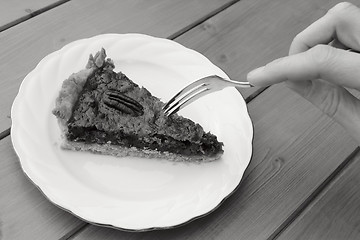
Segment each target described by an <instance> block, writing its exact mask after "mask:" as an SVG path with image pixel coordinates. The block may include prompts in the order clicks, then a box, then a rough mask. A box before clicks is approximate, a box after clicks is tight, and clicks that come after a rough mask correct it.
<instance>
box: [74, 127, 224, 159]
mask: <svg viewBox="0 0 360 240" xmlns="http://www.w3.org/2000/svg"><path fill="white" fill-rule="evenodd" d="M67 139H68V140H69V141H74V142H84V143H86V144H91V143H96V144H113V145H118V146H122V147H128V148H130V147H136V148H138V149H150V150H156V151H160V152H170V153H175V154H182V155H185V156H192V155H198V154H202V155H205V156H209V157H210V156H214V155H216V154H217V153H219V151H221V147H222V145H221V144H220V143H217V141H216V139H215V137H214V136H211V135H206V136H204V137H203V138H202V141H201V142H199V143H194V142H190V141H179V140H176V139H174V138H172V137H169V136H165V135H160V134H154V135H151V136H147V137H144V138H139V137H138V136H136V135H135V134H125V133H123V132H122V131H112V132H105V131H100V130H98V129H96V127H79V126H74V127H71V126H69V132H68V134H67Z"/></svg>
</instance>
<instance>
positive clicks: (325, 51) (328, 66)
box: [247, 45, 360, 89]
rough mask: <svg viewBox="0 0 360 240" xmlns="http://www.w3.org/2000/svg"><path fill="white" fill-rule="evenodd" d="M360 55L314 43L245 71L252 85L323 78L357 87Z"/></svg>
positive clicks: (359, 79) (358, 87) (358, 83)
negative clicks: (309, 46)
mask: <svg viewBox="0 0 360 240" xmlns="http://www.w3.org/2000/svg"><path fill="white" fill-rule="evenodd" d="M359 66H360V54H358V53H354V52H349V51H345V50H342V49H338V48H333V47H331V46H328V45H317V46H315V47H313V48H311V49H309V50H307V51H305V52H301V53H298V54H294V55H291V56H287V57H284V58H280V59H277V60H275V61H273V62H270V63H269V64H267V65H266V66H263V67H260V68H258V69H255V70H253V71H251V72H250V73H248V75H247V80H248V81H249V82H250V83H251V84H252V85H254V86H268V85H271V84H275V83H279V82H283V81H304V80H313V79H319V78H320V79H323V80H325V81H328V82H332V83H334V84H337V85H341V86H344V87H350V88H355V89H360V67H359Z"/></svg>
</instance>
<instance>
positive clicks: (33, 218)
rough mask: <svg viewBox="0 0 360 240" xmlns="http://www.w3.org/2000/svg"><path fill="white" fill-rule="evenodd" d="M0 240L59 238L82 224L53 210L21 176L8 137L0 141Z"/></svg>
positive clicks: (56, 209) (22, 175) (53, 207)
mask: <svg viewBox="0 0 360 240" xmlns="http://www.w3.org/2000/svg"><path fill="white" fill-rule="evenodd" d="M0 152H1V160H0V193H1V194H0V239H4V240H5V239H14V240H16V239H46V240H47V239H59V238H60V237H62V236H64V235H66V234H68V233H69V232H71V231H73V230H74V229H77V228H79V227H81V226H83V225H84V223H83V222H82V221H80V220H79V219H77V218H75V217H73V216H72V215H71V214H69V213H67V212H65V211H63V210H61V209H59V208H57V207H55V206H54V205H53V204H51V203H50V202H49V201H48V199H46V198H45V197H44V196H43V195H42V194H41V193H40V191H39V190H38V189H37V188H36V187H35V186H34V185H33V184H32V183H31V182H30V181H29V179H28V178H27V177H26V176H25V175H24V173H23V171H22V169H21V167H20V164H19V161H18V158H17V156H16V154H15V152H14V150H13V149H12V144H11V141H10V137H6V138H4V139H2V140H1V141H0Z"/></svg>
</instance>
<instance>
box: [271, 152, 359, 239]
mask: <svg viewBox="0 0 360 240" xmlns="http://www.w3.org/2000/svg"><path fill="white" fill-rule="evenodd" d="M359 172H360V154H357V155H356V156H355V157H354V159H352V160H351V163H350V164H349V165H348V166H347V167H346V169H345V170H344V171H342V172H341V174H340V175H339V176H338V177H337V178H336V180H335V181H334V182H332V183H331V185H329V186H328V188H327V189H326V190H325V191H324V192H323V193H322V194H321V196H319V198H317V199H316V201H314V202H313V203H312V204H311V205H310V206H309V207H308V208H307V210H306V211H305V212H304V213H303V214H302V215H301V216H300V217H298V218H297V219H296V220H295V221H294V222H293V223H292V224H291V225H290V226H289V227H288V228H287V229H286V231H284V232H283V233H282V234H281V235H280V236H279V237H278V238H277V239H279V240H282V239H284V240H285V239H286V240H288V239H309V240H312V239H314V240H315V239H316V240H321V239H341V240H346V239H349V240H350V239H360V231H359V226H360V189H359V186H360V174H359Z"/></svg>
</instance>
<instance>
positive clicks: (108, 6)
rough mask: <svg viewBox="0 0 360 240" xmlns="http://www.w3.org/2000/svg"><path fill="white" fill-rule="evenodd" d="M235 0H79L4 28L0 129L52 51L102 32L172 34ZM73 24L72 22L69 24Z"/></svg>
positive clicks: (7, 122)
mask: <svg viewBox="0 0 360 240" xmlns="http://www.w3.org/2000/svg"><path fill="white" fill-rule="evenodd" d="M233 1H234V0H226V1H221V0H210V1H209V0H191V1H181V0H177V1H172V0H162V1H147V0H142V1H132V0H123V1H106V2H104V1H101V0H73V1H70V2H67V3H65V4H62V5H61V6H58V7H56V8H54V9H52V10H50V11H47V12H45V13H43V14H41V15H39V16H37V17H35V18H31V19H29V20H28V21H26V22H24V23H22V24H19V25H16V26H15V27H12V28H10V29H8V30H6V31H3V32H1V33H0V39H1V44H0V54H1V56H2V62H1V64H0V71H1V73H2V78H1V81H0V112H1V115H0V132H2V131H4V130H5V129H7V128H9V127H10V122H11V121H10V108H11V104H12V101H13V99H14V97H15V95H16V93H17V91H18V88H19V85H20V83H21V81H22V79H23V78H24V77H25V75H26V74H27V73H29V72H30V71H31V70H32V69H33V68H34V67H35V66H36V64H37V63H38V62H39V61H40V60H41V59H42V58H43V57H44V56H46V55H47V54H49V53H51V52H53V51H55V50H58V49H59V48H61V47H62V46H64V45H65V44H67V43H69V42H71V41H74V40H77V39H81V38H87V37H91V36H94V35H97V34H101V33H128V32H140V33H145V34H150V35H154V36H158V37H172V36H175V35H177V34H178V33H179V32H182V31H183V30H184V29H185V30H186V29H188V28H189V27H191V26H192V25H193V24H194V23H196V22H198V21H202V20H203V19H204V18H206V17H207V16H208V15H212V14H213V13H216V12H217V11H218V10H219V9H222V8H223V7H224V6H227V5H229V4H231V3H232V2H233ZM69 26H71V27H69Z"/></svg>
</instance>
